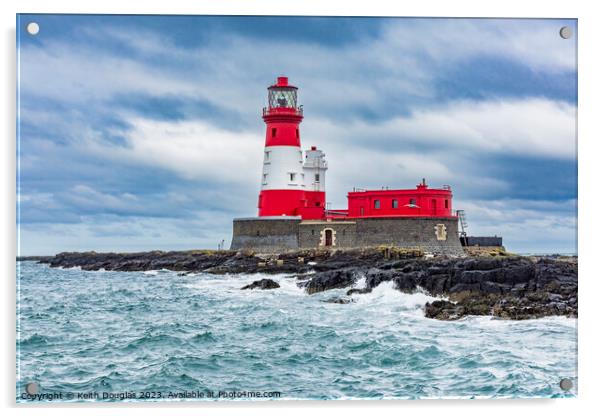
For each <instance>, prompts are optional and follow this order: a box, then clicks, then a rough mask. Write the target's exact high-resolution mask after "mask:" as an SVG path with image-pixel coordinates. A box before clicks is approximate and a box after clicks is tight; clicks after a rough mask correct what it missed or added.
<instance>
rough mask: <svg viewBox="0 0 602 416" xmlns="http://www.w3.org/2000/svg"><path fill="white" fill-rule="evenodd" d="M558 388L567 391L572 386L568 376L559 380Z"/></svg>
mask: <svg viewBox="0 0 602 416" xmlns="http://www.w3.org/2000/svg"><path fill="white" fill-rule="evenodd" d="M560 388H561V389H562V390H564V391H568V390H570V389H572V388H573V382H572V381H571V380H570V379H568V378H563V379H562V380H560Z"/></svg>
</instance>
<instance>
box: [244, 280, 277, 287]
mask: <svg viewBox="0 0 602 416" xmlns="http://www.w3.org/2000/svg"><path fill="white" fill-rule="evenodd" d="M279 287H280V285H279V284H278V283H276V282H274V281H273V280H272V279H261V280H255V281H254V282H253V283H250V284H248V285H246V286H243V287H241V288H240V289H241V290H245V289H263V290H265V289H278V288H279Z"/></svg>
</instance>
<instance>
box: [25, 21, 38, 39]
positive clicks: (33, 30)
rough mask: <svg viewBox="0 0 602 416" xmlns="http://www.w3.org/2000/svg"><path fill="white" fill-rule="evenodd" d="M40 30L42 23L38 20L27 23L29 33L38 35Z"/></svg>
mask: <svg viewBox="0 0 602 416" xmlns="http://www.w3.org/2000/svg"><path fill="white" fill-rule="evenodd" d="M39 32H40V25H39V24H37V23H36V22H29V23H28V24H27V33H29V34H30V35H33V36H35V35H37V34H38V33H39Z"/></svg>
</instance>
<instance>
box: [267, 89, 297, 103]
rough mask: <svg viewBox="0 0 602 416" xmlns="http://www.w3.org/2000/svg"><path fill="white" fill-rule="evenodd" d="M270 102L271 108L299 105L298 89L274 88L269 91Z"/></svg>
mask: <svg viewBox="0 0 602 416" xmlns="http://www.w3.org/2000/svg"><path fill="white" fill-rule="evenodd" d="M268 102H269V106H270V107H271V108H277V107H289V108H291V107H292V108H295V107H297V91H296V90H295V89H294V88H273V89H270V90H269V92H268Z"/></svg>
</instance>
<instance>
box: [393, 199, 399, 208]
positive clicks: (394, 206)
mask: <svg viewBox="0 0 602 416" xmlns="http://www.w3.org/2000/svg"><path fill="white" fill-rule="evenodd" d="M391 206H392V207H393V208H397V207H398V206H399V203H398V202H397V200H396V199H394V200H393V201H392V202H391Z"/></svg>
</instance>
